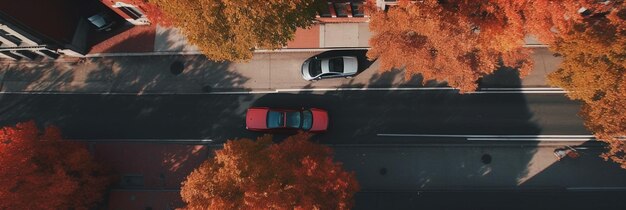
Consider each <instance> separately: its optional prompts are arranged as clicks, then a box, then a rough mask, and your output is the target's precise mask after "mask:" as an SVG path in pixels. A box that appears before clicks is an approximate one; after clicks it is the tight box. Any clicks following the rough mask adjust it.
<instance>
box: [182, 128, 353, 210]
mask: <svg viewBox="0 0 626 210" xmlns="http://www.w3.org/2000/svg"><path fill="white" fill-rule="evenodd" d="M308 139H309V136H308V135H307V134H298V135H295V136H291V137H288V138H287V139H286V140H284V141H283V142H282V143H280V144H274V143H272V137H271V136H270V135H265V136H263V137H259V138H258V139H257V140H256V141H252V140H249V139H239V140H229V141H228V142H226V144H224V148H223V149H221V150H218V151H216V152H215V157H211V158H209V159H208V160H206V161H205V162H204V163H202V165H200V167H198V168H197V169H195V170H194V171H193V172H192V173H191V174H190V175H189V176H188V177H187V179H186V181H185V182H183V185H182V189H181V196H182V198H183V201H185V202H186V203H187V208H188V209H350V208H351V207H352V204H353V201H352V199H353V195H354V193H356V192H357V191H358V189H359V186H358V183H357V181H356V178H355V176H354V174H353V173H349V172H346V171H344V170H343V169H342V167H341V163H337V162H334V161H333V160H332V151H331V149H330V148H329V147H326V146H322V145H319V144H315V143H312V142H310V141H309V140H308Z"/></svg>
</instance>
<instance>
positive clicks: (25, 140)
mask: <svg viewBox="0 0 626 210" xmlns="http://www.w3.org/2000/svg"><path fill="white" fill-rule="evenodd" d="M0 166H1V167H0V209H88V208H89V207H91V206H92V205H94V204H95V203H96V202H98V201H100V200H101V199H102V198H103V197H102V196H103V193H104V191H105V189H106V187H107V185H108V184H109V179H108V178H107V177H106V176H104V173H103V170H102V168H101V167H100V166H98V165H97V164H96V163H94V162H93V161H92V158H91V157H90V155H89V152H88V151H87V149H86V148H85V146H84V145H82V144H80V143H76V142H68V141H64V140H62V138H61V132H60V131H59V130H58V129H57V128H56V127H47V128H46V129H45V131H44V132H43V133H42V134H40V133H39V131H38V129H37V126H36V125H35V123H34V122H33V121H29V122H25V123H18V124H17V125H16V126H15V127H4V128H1V130H0Z"/></svg>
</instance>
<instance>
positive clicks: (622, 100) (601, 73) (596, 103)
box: [549, 1, 626, 169]
mask: <svg viewBox="0 0 626 210" xmlns="http://www.w3.org/2000/svg"><path fill="white" fill-rule="evenodd" d="M598 4H600V5H591V6H588V8H595V9H591V10H590V11H589V12H588V14H579V16H581V17H582V18H579V19H571V23H569V24H570V25H572V27H571V28H570V30H568V31H565V32H566V33H562V34H561V35H559V36H556V38H555V41H554V44H553V45H552V46H551V47H552V48H553V50H555V51H556V52H558V53H560V54H561V55H563V63H562V64H561V66H560V68H559V69H558V70H557V71H556V72H554V73H552V74H551V75H549V81H550V83H551V84H552V85H555V86H559V87H562V88H563V89H565V90H566V91H568V93H567V95H568V96H569V97H570V98H571V99H574V100H581V101H583V102H584V103H583V107H582V109H581V112H580V115H581V116H582V117H583V118H584V119H585V125H586V126H587V128H588V129H589V130H590V131H591V132H593V133H594V134H595V135H596V136H597V138H598V139H601V140H603V141H606V142H607V143H608V144H609V150H608V152H607V153H605V154H603V155H602V157H604V158H605V159H611V160H613V161H615V162H617V163H620V164H621V166H622V168H625V169H626V145H624V143H623V142H622V141H620V138H621V137H625V136H626V105H625V104H626V78H625V77H626V3H625V2H624V1H616V2H613V4H611V5H608V4H601V3H598Z"/></svg>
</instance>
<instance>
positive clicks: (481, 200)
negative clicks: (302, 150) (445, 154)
mask: <svg viewBox="0 0 626 210" xmlns="http://www.w3.org/2000/svg"><path fill="white" fill-rule="evenodd" d="M625 195H626V192H624V191H605V192H586V191H564V190H545V191H536V190H535V191H463V192H449V191H446V192H361V193H357V194H356V199H355V200H356V205H355V208H354V209H355V210H365V209H396V210H404V209H406V210H408V209H421V210H427V209H428V210H430V209H432V210H447V209H451V210H452V209H454V210H457V209H480V210H487V209H493V210H501V209H520V210H527V209H532V210H542V209H550V210H554V209H606V210H608V209H616V210H618V209H619V210H621V209H624V208H625V204H624V201H623V197H624V196H625Z"/></svg>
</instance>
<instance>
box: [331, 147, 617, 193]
mask: <svg viewBox="0 0 626 210" xmlns="http://www.w3.org/2000/svg"><path fill="white" fill-rule="evenodd" d="M557 147H560V146H557V145H540V144H536V145H530V144H528V145H519V144H516V145H498V144H492V145H481V146H478V145H467V144H464V145H419V146H407V145H403V146H393V145H379V146H371V145H370V146H367V145H361V146H359V145H350V146H334V147H333V149H334V153H335V160H336V161H339V162H342V163H343V166H344V168H346V169H347V170H351V171H354V172H355V174H356V176H357V178H358V180H359V183H360V184H361V188H362V191H365V192H377V191H380V192H385V191H442V190H443V191H455V190H460V191H472V190H473V191H479V190H524V189H526V190H528V189H551V190H571V191H576V190H585V189H586V190H626V170H623V169H621V168H620V167H619V166H618V165H617V164H615V163H612V162H606V161H604V160H602V159H601V158H600V157H598V154H599V153H600V152H601V151H603V149H602V147H600V146H598V147H588V149H586V150H584V151H582V150H581V151H582V153H583V154H582V155H581V157H579V158H577V159H569V158H565V159H563V160H561V161H557V158H555V156H554V154H553V152H554V149H556V148H557Z"/></svg>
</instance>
